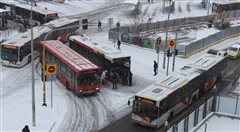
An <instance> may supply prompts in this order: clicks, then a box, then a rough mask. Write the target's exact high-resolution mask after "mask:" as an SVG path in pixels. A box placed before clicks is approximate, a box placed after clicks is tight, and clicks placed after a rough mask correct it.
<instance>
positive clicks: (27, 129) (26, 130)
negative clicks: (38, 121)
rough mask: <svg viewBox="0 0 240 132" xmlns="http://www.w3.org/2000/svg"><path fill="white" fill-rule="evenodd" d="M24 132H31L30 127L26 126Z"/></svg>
mask: <svg viewBox="0 0 240 132" xmlns="http://www.w3.org/2000/svg"><path fill="white" fill-rule="evenodd" d="M22 132H30V130H29V128H28V125H25V126H24V128H23V129H22Z"/></svg>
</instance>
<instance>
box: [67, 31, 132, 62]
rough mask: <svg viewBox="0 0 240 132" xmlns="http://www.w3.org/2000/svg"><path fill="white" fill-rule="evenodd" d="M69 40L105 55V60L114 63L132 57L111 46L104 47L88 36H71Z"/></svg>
mask: <svg viewBox="0 0 240 132" xmlns="http://www.w3.org/2000/svg"><path fill="white" fill-rule="evenodd" d="M69 39H70V40H72V41H77V42H79V43H81V44H84V45H85V46H87V47H88V48H90V49H92V50H94V51H97V52H99V53H101V54H104V56H105V58H106V59H108V60H109V61H111V62H113V60H114V59H117V58H125V57H130V56H128V55H124V54H123V53H122V52H121V51H119V50H116V49H114V48H110V46H106V45H103V44H101V42H98V41H96V40H93V39H92V38H90V37H88V36H86V35H84V36H83V35H81V36H80V35H75V36H70V38H69ZM111 46H112V44H111Z"/></svg>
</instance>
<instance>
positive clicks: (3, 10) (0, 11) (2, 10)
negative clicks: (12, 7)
mask: <svg viewBox="0 0 240 132" xmlns="http://www.w3.org/2000/svg"><path fill="white" fill-rule="evenodd" d="M3 12H9V10H5V9H1V8H0V13H3Z"/></svg>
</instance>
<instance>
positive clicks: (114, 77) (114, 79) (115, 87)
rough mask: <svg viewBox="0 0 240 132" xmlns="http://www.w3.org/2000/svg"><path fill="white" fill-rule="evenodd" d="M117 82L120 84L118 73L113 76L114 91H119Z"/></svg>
mask: <svg viewBox="0 0 240 132" xmlns="http://www.w3.org/2000/svg"><path fill="white" fill-rule="evenodd" d="M117 82H118V79H117V74H116V73H113V74H112V83H113V89H117Z"/></svg>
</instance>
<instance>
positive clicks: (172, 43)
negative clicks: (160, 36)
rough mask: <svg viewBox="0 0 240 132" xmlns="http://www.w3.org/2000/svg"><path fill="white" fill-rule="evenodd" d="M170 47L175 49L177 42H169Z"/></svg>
mask: <svg viewBox="0 0 240 132" xmlns="http://www.w3.org/2000/svg"><path fill="white" fill-rule="evenodd" d="M168 47H169V48H174V47H175V40H169V41H168Z"/></svg>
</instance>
